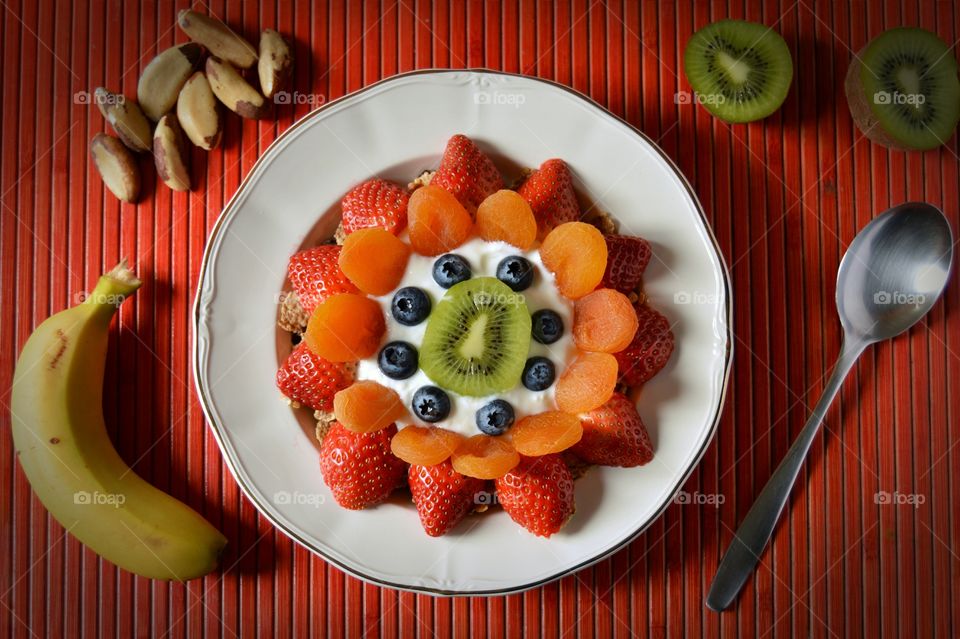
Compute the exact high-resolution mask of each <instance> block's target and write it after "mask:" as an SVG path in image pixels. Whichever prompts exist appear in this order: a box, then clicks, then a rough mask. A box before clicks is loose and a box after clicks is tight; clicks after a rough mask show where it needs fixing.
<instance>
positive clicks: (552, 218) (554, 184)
mask: <svg viewBox="0 0 960 639" xmlns="http://www.w3.org/2000/svg"><path fill="white" fill-rule="evenodd" d="M517 192H518V193H520V195H521V196H522V197H523V199H525V200H526V201H527V203H528V204H529V205H530V208H531V209H533V215H534V217H536V218H537V237H538V238H539V239H543V238H544V236H546V234H547V233H549V232H550V231H551V230H552V229H553V228H554V227H556V226H560V225H561V224H564V223H565V222H573V221H574V220H577V219H579V218H580V205H579V204H577V194H576V193H575V192H574V190H573V176H571V175H570V169H568V168H567V163H566V162H564V161H563V160H558V159H552V160H547V161H546V162H544V163H543V164H541V165H540V168H539V169H537V170H536V171H534V172H533V173H531V174H530V175H529V176H528V177H527V179H526V180H525V181H524V182H523V184H521V185H520V188H519V189H517Z"/></svg>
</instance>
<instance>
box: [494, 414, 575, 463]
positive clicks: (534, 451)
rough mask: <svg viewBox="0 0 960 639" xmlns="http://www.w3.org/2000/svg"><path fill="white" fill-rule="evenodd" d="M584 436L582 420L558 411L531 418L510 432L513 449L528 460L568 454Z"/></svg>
mask: <svg viewBox="0 0 960 639" xmlns="http://www.w3.org/2000/svg"><path fill="white" fill-rule="evenodd" d="M582 436H583V427H582V426H580V418H579V417H577V416H576V415H570V414H569V413H562V412H560V411H558V410H551V411H547V412H545V413H539V414H537V415H528V416H527V417H524V418H523V419H521V420H520V421H519V422H517V423H516V424H515V425H514V427H513V428H512V429H511V430H510V438H511V440H512V441H513V447H514V448H516V449H517V452H518V453H520V454H521V455H526V456H527V457H537V456H539V455H549V454H550V453H559V452H562V451H565V450H566V449H568V448H570V447H571V446H573V445H574V444H576V443H577V442H578V441H580V438H581V437H582Z"/></svg>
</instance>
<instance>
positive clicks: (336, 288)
mask: <svg viewBox="0 0 960 639" xmlns="http://www.w3.org/2000/svg"><path fill="white" fill-rule="evenodd" d="M287 276H288V277H289V278H290V284H291V285H292V286H293V290H294V291H295V292H296V294H297V297H298V298H299V299H300V306H301V307H303V310H304V311H306V312H307V313H313V309H315V308H316V307H317V305H319V304H320V302H323V301H324V300H325V299H327V298H328V297H333V296H334V295H339V294H340V293H356V292H357V287H356V286H354V285H353V282H351V281H350V280H348V279H347V276H346V275H344V274H343V271H341V270H340V247H339V246H334V245H332V244H326V245H324V246H318V247H316V248H311V249H306V250H304V251H300V252H299V253H295V254H294V255H293V256H292V257H291V258H290V264H289V265H288V266H287Z"/></svg>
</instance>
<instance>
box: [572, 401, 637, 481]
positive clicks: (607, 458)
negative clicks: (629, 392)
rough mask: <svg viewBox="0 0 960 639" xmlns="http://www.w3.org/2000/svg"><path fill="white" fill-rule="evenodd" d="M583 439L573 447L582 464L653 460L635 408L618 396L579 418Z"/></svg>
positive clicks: (629, 462) (634, 462)
mask: <svg viewBox="0 0 960 639" xmlns="http://www.w3.org/2000/svg"><path fill="white" fill-rule="evenodd" d="M580 423H581V425H582V426H583V437H582V438H581V439H580V441H579V442H577V444H576V445H575V446H574V447H573V448H572V451H573V453H574V454H575V455H576V456H577V457H579V458H580V459H582V460H583V461H586V462H590V463H591V464H603V465H604V466H623V467H632V466H642V465H643V464H646V463H647V462H649V461H650V460H651V459H653V446H652V445H651V444H650V435H648V434H647V429H646V427H645V426H644V425H643V420H642V419H640V415H639V413H637V407H636V406H635V405H634V403H633V402H632V401H630V399H629V398H628V397H626V396H625V395H622V394H621V393H614V394H613V397H611V398H610V401H608V402H607V403H606V404H604V405H603V406H601V407H599V408H595V409H593V410H592V411H590V412H588V413H586V414H584V415H581V418H580Z"/></svg>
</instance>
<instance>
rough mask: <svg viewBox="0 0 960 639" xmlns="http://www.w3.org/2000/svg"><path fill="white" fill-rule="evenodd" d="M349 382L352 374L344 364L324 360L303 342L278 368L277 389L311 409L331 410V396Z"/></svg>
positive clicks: (351, 380) (350, 382)
mask: <svg viewBox="0 0 960 639" xmlns="http://www.w3.org/2000/svg"><path fill="white" fill-rule="evenodd" d="M352 383H353V373H352V372H351V371H350V370H349V369H348V368H347V367H346V366H344V365H343V364H341V363H336V362H329V361H327V360H325V359H323V358H322V357H320V356H319V355H317V354H316V353H314V352H313V351H311V350H310V349H309V348H307V345H306V344H305V343H303V342H301V343H300V344H298V345H297V347H296V348H295V349H293V352H292V353H290V356H289V357H287V360H286V361H285V362H284V363H283V365H282V366H280V370H278V371H277V388H279V389H280V392H281V393H283V394H284V395H286V396H287V397H288V398H290V399H292V400H293V401H295V402H300V403H301V404H302V405H304V406H309V407H310V408H312V409H314V410H323V411H329V410H332V408H333V396H334V395H335V394H336V393H337V391H340V390H343V389H344V388H346V387H347V386H349V385H350V384H352Z"/></svg>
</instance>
